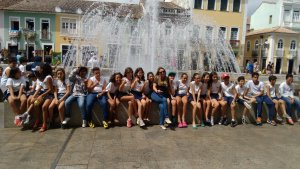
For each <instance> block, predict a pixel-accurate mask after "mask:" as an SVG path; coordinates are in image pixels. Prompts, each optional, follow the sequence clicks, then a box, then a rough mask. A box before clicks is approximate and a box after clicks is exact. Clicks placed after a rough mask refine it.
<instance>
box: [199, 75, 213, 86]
mask: <svg viewBox="0 0 300 169" xmlns="http://www.w3.org/2000/svg"><path fill="white" fill-rule="evenodd" d="M207 75H208V77H209V80H208V82H207V88H209V87H210V86H211V78H210V74H209V73H208V72H204V73H203V74H202V78H201V82H202V83H204V78H205V76H207Z"/></svg>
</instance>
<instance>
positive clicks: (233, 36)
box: [230, 28, 239, 40]
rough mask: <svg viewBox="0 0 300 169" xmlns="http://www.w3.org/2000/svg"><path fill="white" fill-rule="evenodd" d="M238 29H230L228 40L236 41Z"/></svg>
mask: <svg viewBox="0 0 300 169" xmlns="http://www.w3.org/2000/svg"><path fill="white" fill-rule="evenodd" d="M238 33H239V28H231V35H230V40H238Z"/></svg>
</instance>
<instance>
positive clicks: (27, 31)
mask: <svg viewBox="0 0 300 169" xmlns="http://www.w3.org/2000/svg"><path fill="white" fill-rule="evenodd" d="M22 31H23V35H24V37H25V39H29V40H33V39H34V38H35V31H33V30H30V29H26V28H24V29H23V30H22Z"/></svg>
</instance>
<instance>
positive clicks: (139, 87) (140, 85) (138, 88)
mask: <svg viewBox="0 0 300 169" xmlns="http://www.w3.org/2000/svg"><path fill="white" fill-rule="evenodd" d="M144 84H145V81H140V82H136V83H135V87H134V88H133V89H132V90H133V91H137V92H142V88H143V86H144Z"/></svg>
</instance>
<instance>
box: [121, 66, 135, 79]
mask: <svg viewBox="0 0 300 169" xmlns="http://www.w3.org/2000/svg"><path fill="white" fill-rule="evenodd" d="M130 72H132V73H133V70H132V68H131V67H127V68H126V69H125V71H124V76H123V77H126V78H127V74H128V73H130ZM131 79H133V74H132V77H131Z"/></svg>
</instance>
